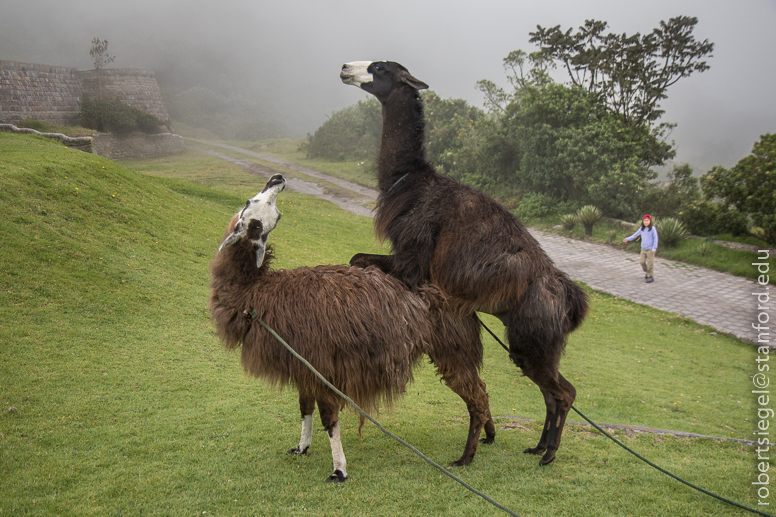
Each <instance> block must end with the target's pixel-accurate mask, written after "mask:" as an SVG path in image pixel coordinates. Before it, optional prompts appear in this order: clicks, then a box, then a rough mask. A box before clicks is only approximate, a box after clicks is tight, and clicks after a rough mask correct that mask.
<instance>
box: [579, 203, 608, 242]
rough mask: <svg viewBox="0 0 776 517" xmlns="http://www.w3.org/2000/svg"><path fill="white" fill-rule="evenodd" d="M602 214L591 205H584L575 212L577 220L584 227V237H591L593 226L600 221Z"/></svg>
mask: <svg viewBox="0 0 776 517" xmlns="http://www.w3.org/2000/svg"><path fill="white" fill-rule="evenodd" d="M601 217H603V214H602V213H601V211H600V210H599V209H598V208H596V207H594V206H593V205H585V206H583V207H582V208H580V209H579V210H577V219H578V220H579V222H580V223H581V224H582V226H584V227H585V235H587V236H592V235H593V226H595V225H596V223H597V222H598V221H600V220H601Z"/></svg>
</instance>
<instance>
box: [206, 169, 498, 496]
mask: <svg viewBox="0 0 776 517" xmlns="http://www.w3.org/2000/svg"><path fill="white" fill-rule="evenodd" d="M284 187H285V179H284V178H283V177H282V176H281V175H279V174H278V175H275V176H273V177H272V178H271V179H270V180H269V182H267V185H266V187H265V188H264V190H262V191H261V192H260V193H259V194H257V195H256V196H255V197H254V198H252V199H250V200H249V201H248V202H247V203H246V205H245V208H244V209H243V210H242V211H241V212H240V213H238V214H237V215H235V216H234V217H233V218H232V220H231V222H230V223H229V226H228V228H227V231H226V234H225V236H224V240H223V242H222V244H221V246H220V247H219V251H218V253H217V254H216V256H215V258H214V259H213V262H212V264H211V274H212V281H211V288H212V291H211V295H210V312H211V315H212V318H213V320H214V322H215V324H216V327H217V330H218V335H219V336H220V338H221V339H222V341H223V343H224V346H226V348H228V349H233V348H236V347H238V346H240V345H242V352H241V355H242V364H243V368H244V369H245V370H246V371H247V372H248V373H249V374H251V375H254V376H256V377H261V378H263V379H265V380H266V381H267V382H268V383H269V384H270V385H280V386H283V385H286V384H292V385H294V386H295V387H296V388H297V390H298V391H299V408H300V411H301V414H302V434H301V438H300V440H299V445H298V446H297V447H295V448H293V449H291V450H290V451H288V453H289V454H305V453H306V452H307V449H308V447H309V446H310V444H311V442H312V425H313V424H312V413H313V410H314V408H315V404H316V403H317V404H318V411H319V412H320V416H321V422H322V423H323V427H324V428H325V429H326V431H327V432H328V435H329V440H330V443H331V450H332V460H333V463H334V472H333V473H332V475H331V476H329V477H328V478H327V479H326V481H327V482H343V481H345V480H346V479H347V477H348V475H347V470H346V461H345V455H344V453H343V450H342V444H341V441H340V428H339V416H338V413H339V410H340V409H341V408H342V407H343V406H344V401H343V400H342V399H341V398H339V397H338V396H337V395H336V394H335V393H334V392H333V391H331V390H330V389H329V388H327V387H326V386H325V385H324V384H323V383H322V382H321V381H320V380H319V379H317V378H316V377H315V376H314V374H313V373H312V372H311V371H310V370H309V369H308V368H307V367H306V366H305V365H304V364H302V363H301V362H300V361H298V360H297V359H296V358H294V357H293V356H292V355H291V354H290V353H289V352H288V351H287V350H286V349H285V348H284V347H283V346H282V345H281V344H280V343H279V342H278V341H276V339H275V338H274V337H273V336H272V335H271V334H270V333H269V332H268V331H267V330H266V329H265V328H263V326H261V325H260V324H259V323H258V322H257V321H255V320H254V319H252V318H251V317H250V316H249V315H250V313H251V312H252V311H253V309H256V313H257V315H258V317H259V318H261V319H262V320H263V321H264V322H266V323H267V325H269V327H270V328H272V329H274V330H275V331H276V332H277V333H278V335H280V336H281V337H283V338H284V340H286V341H287V342H288V344H289V345H290V346H291V347H292V348H293V349H294V350H295V351H296V352H297V353H299V354H300V355H302V356H303V357H304V358H305V359H307V361H309V362H310V363H311V364H312V365H313V367H315V369H316V370H318V371H319V372H320V373H321V374H322V375H323V376H324V377H325V378H326V379H327V380H328V381H329V382H331V383H332V384H333V385H334V386H336V387H338V388H339V389H340V390H341V391H342V392H343V393H345V394H346V395H348V396H349V397H350V398H351V399H353V401H354V402H355V403H356V404H358V405H359V406H361V407H362V408H363V409H364V410H365V411H370V410H376V409H377V408H378V403H379V402H384V403H386V404H387V405H389V406H390V403H391V402H392V401H393V400H394V399H395V398H396V397H397V396H399V395H401V394H403V393H404V390H405V386H406V384H407V382H409V381H410V380H412V369H413V367H414V366H416V365H417V364H418V363H419V362H420V359H421V356H422V355H423V354H426V355H428V357H429V358H430V359H431V362H432V363H433V364H434V365H435V366H436V369H437V373H438V374H439V375H440V376H441V377H442V379H443V380H444V382H445V384H447V386H448V387H449V388H450V389H452V390H453V391H454V392H455V393H457V394H458V395H459V396H460V397H461V398H462V399H463V400H464V402H465V403H466V407H467V409H468V411H469V415H470V420H469V434H468V438H467V441H466V447H465V448H464V452H463V455H462V456H461V458H460V459H459V460H457V461H456V462H454V463H453V464H452V465H453V466H458V465H468V464H469V463H471V461H472V459H473V458H474V454H475V452H476V450H477V445H478V443H479V436H480V432H481V430H482V428H483V427H484V428H485V434H486V438H485V439H484V440H482V441H483V442H484V443H492V442H493V439H494V436H495V426H494V424H493V419H492V418H491V415H490V408H489V404H488V394H487V393H486V391H485V383H484V382H483V381H482V379H481V378H480V377H479V373H478V372H479V369H480V368H481V366H482V357H483V349H482V342H481V341H480V328H479V320H478V319H477V317H476V316H475V315H470V316H459V315H457V314H456V313H454V312H452V311H449V310H447V306H446V302H445V299H444V297H443V296H442V294H441V293H440V291H439V290H438V289H437V288H436V287H435V286H434V285H432V284H422V285H420V286H419V288H418V289H417V290H416V291H415V292H413V291H410V290H409V289H407V288H406V287H405V286H404V285H403V284H402V283H401V282H399V281H398V280H396V279H394V278H393V277H391V276H389V275H387V274H385V273H383V272H381V271H380V270H378V269H376V268H366V269H361V268H356V267H347V266H344V265H331V266H317V267H301V268H297V269H292V270H272V269H270V262H271V260H272V257H273V255H272V249H271V247H270V246H268V245H267V237H268V235H269V232H270V231H272V230H273V229H274V228H275V226H276V225H277V222H278V220H279V219H280V212H279V210H278V209H277V207H276V206H275V203H276V199H277V195H278V193H280V192H281V191H282V190H283V188H284Z"/></svg>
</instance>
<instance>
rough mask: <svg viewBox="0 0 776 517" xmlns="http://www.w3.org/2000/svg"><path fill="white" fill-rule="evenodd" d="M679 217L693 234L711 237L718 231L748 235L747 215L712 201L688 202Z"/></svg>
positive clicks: (718, 232)
mask: <svg viewBox="0 0 776 517" xmlns="http://www.w3.org/2000/svg"><path fill="white" fill-rule="evenodd" d="M679 219H680V220H681V221H682V222H683V223H684V224H685V226H686V228H687V230H688V231H689V232H690V233H691V234H693V235H701V236H704V237H711V236H713V235H718V234H720V233H730V234H732V235H737V236H742V235H748V233H749V232H748V223H749V221H748V217H747V216H746V214H742V213H740V212H738V211H736V210H735V209H733V208H731V207H730V206H727V205H723V204H719V203H714V202H712V201H699V202H695V203H690V204H689V205H687V206H686V207H684V210H683V211H682V212H681V213H680V216H679Z"/></svg>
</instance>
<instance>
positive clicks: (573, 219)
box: [560, 214, 577, 232]
mask: <svg viewBox="0 0 776 517" xmlns="http://www.w3.org/2000/svg"><path fill="white" fill-rule="evenodd" d="M560 225H561V226H562V227H563V229H564V230H566V231H569V232H570V231H571V230H573V229H574V227H575V226H576V225H577V216H576V215H574V214H566V215H564V216H562V217H561V218H560Z"/></svg>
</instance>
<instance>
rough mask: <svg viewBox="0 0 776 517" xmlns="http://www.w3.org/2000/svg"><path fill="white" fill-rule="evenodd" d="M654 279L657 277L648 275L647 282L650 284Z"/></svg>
mask: <svg viewBox="0 0 776 517" xmlns="http://www.w3.org/2000/svg"><path fill="white" fill-rule="evenodd" d="M654 281H655V279H654V278H652V277H651V276H648V277H647V283H648V284H651V283H652V282H654Z"/></svg>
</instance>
